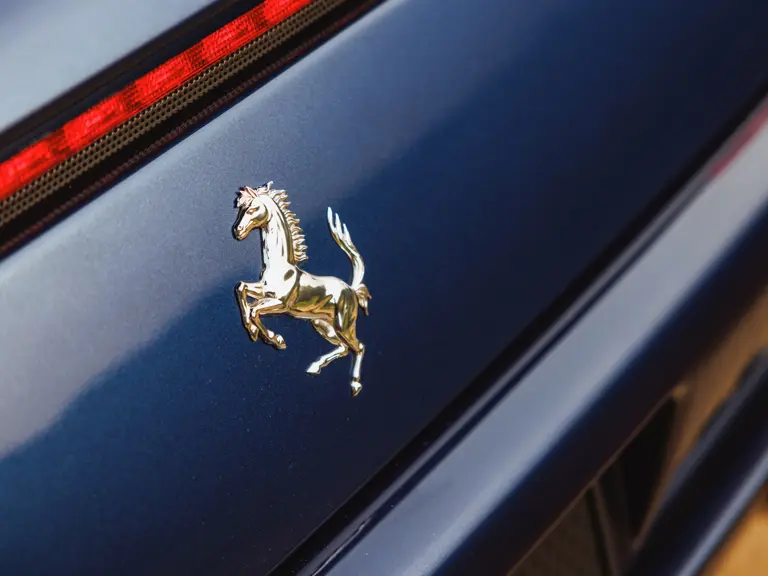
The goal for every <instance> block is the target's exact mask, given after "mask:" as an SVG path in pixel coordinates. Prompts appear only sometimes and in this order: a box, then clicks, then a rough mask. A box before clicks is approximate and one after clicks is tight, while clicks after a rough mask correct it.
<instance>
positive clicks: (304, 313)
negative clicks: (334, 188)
mask: <svg viewBox="0 0 768 576" xmlns="http://www.w3.org/2000/svg"><path fill="white" fill-rule="evenodd" d="M289 205H290V203H289V202H288V196H287V193H286V191H285V190H275V189H273V188H272V182H269V183H267V184H265V185H264V186H261V187H259V188H256V189H253V188H250V187H248V186H245V187H244V188H241V189H240V191H239V193H238V196H237V201H236V203H235V207H236V208H237V209H238V215H237V220H236V221H235V225H234V226H233V227H232V232H233V233H234V235H235V238H236V239H237V240H243V239H245V237H246V236H248V234H249V233H250V232H251V231H252V230H254V229H255V228H260V229H261V262H262V265H261V278H260V279H259V281H258V282H240V283H239V284H238V285H237V286H236V287H235V295H236V297H237V302H238V304H239V305H240V312H241V315H242V320H243V326H245V329H246V330H247V331H248V335H249V336H250V337H251V340H253V341H254V342H255V341H256V340H258V339H259V338H261V339H262V340H263V341H264V342H265V343H266V344H271V345H272V346H274V347H275V348H277V349H278V350H283V349H284V348H285V340H284V339H283V337H282V336H281V335H280V334H275V333H274V332H273V331H272V330H270V329H268V328H266V327H265V326H264V324H262V322H261V317H262V316H267V315H274V314H288V315H289V316H292V317H294V318H300V319H303V320H309V321H310V322H312V326H314V328H315V330H317V331H318V332H319V333H320V335H321V336H322V337H323V338H325V339H326V340H328V342H330V343H331V344H333V345H334V346H335V347H336V348H335V349H334V350H332V351H331V352H329V353H328V354H324V355H323V356H320V358H318V359H317V360H315V361H314V362H312V364H310V365H309V368H307V373H308V374H312V375H316V374H320V370H322V369H323V368H325V367H326V366H328V364H330V363H331V362H333V361H334V360H336V359H338V358H343V357H344V356H346V355H347V354H349V352H350V351H351V352H352V354H353V356H354V359H353V362H352V382H351V387H352V396H357V395H358V394H359V393H360V390H362V388H363V386H362V384H361V383H360V365H361V364H362V361H363V354H364V353H365V346H364V345H363V343H362V342H360V340H358V339H357V334H356V331H357V313H358V309H359V308H362V310H363V312H365V314H366V315H367V314H368V300H369V299H370V298H371V294H370V293H369V292H368V288H366V287H365V284H363V275H364V274H365V265H364V264H363V259H362V258H361V257H360V253H359V252H358V251H357V248H355V245H354V244H353V243H352V238H350V236H349V231H348V230H347V226H346V225H345V224H342V223H341V221H340V220H339V215H338V214H336V216H335V217H334V214H333V212H332V211H331V209H330V208H328V227H329V228H330V230H331V236H333V239H334V240H335V241H336V244H338V245H339V247H340V248H341V249H342V250H343V251H344V253H345V254H346V255H347V256H348V257H349V259H350V260H351V261H352V282H351V284H347V283H346V282H344V281H342V280H339V279H338V278H335V277H333V276H315V275H314V274H310V273H309V272H305V271H304V270H302V269H301V268H299V267H298V266H297V264H298V263H299V262H303V261H304V260H306V259H307V247H306V245H305V244H304V235H303V234H302V230H301V228H299V220H298V218H296V215H295V214H294V213H293V212H292V211H291V210H290V209H289V208H288V206H289ZM249 298H250V299H252V300H253V301H252V302H249Z"/></svg>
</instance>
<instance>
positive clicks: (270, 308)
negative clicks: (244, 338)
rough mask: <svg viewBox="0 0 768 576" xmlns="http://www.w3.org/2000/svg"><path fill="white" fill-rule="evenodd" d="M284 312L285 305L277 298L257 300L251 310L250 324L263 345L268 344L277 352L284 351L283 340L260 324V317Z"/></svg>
mask: <svg viewBox="0 0 768 576" xmlns="http://www.w3.org/2000/svg"><path fill="white" fill-rule="evenodd" d="M283 312H285V304H283V302H282V301H281V300H278V299H277V298H264V299H262V300H259V301H258V302H257V303H256V305H255V306H253V307H252V308H251V322H253V323H254V324H255V325H256V327H257V329H258V331H259V334H261V338H262V339H263V340H264V343H265V344H270V345H272V346H274V347H275V348H277V349H278V350H284V349H285V340H284V339H283V337H282V336H280V334H275V333H274V332H272V330H270V329H269V328H267V327H265V326H264V324H262V323H261V316H263V315H268V314H282V313H283Z"/></svg>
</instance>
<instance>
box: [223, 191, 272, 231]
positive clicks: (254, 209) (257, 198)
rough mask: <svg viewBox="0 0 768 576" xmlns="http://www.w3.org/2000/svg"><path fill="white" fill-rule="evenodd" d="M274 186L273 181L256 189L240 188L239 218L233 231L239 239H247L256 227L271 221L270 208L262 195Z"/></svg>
mask: <svg viewBox="0 0 768 576" xmlns="http://www.w3.org/2000/svg"><path fill="white" fill-rule="evenodd" d="M271 188H272V182H269V183H267V184H265V185H264V186H260V187H259V188H256V189H255V190H254V189H253V188H251V187H250V186H244V187H243V188H240V190H239V192H238V195H237V200H236V201H235V208H237V209H238V214H237V220H235V224H234V226H232V233H233V234H234V236H235V238H236V239H237V240H245V238H246V237H247V236H248V234H249V233H250V232H251V230H253V229H254V228H261V227H262V226H264V225H265V224H266V223H267V222H268V221H269V210H268V209H267V206H266V205H265V204H264V201H263V199H262V195H263V194H264V193H266V192H267V191H269V190H270V189H271Z"/></svg>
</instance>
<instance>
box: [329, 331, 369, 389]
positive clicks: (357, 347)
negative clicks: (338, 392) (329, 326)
mask: <svg viewBox="0 0 768 576" xmlns="http://www.w3.org/2000/svg"><path fill="white" fill-rule="evenodd" d="M356 332H357V330H356V329H355V323H351V324H348V325H347V326H345V327H343V328H341V329H339V328H337V329H336V333H337V334H338V335H339V336H340V337H341V339H342V340H343V341H344V342H345V343H346V344H347V345H348V346H349V348H350V349H351V350H352V354H353V356H354V358H353V360H352V378H351V381H350V384H349V385H350V388H351V389H352V396H357V395H358V394H360V391H361V390H362V389H363V385H362V383H361V381H360V370H361V367H362V364H363V356H364V355H365V344H363V343H362V342H360V340H358V339H357V334H356Z"/></svg>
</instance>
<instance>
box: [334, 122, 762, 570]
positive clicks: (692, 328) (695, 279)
mask: <svg viewBox="0 0 768 576" xmlns="http://www.w3.org/2000/svg"><path fill="white" fill-rule="evenodd" d="M766 154H768V127H766V128H764V129H763V130H762V132H761V134H760V135H759V137H758V138H756V140H755V141H754V142H753V143H752V144H751V145H750V146H749V147H748V148H747V149H745V150H744V151H743V153H742V155H741V156H740V157H739V158H738V159H737V160H736V161H735V162H733V164H732V165H731V166H730V167H729V168H728V170H727V171H726V172H725V173H723V174H722V175H721V176H719V177H717V178H715V179H714V180H712V181H711V182H709V183H708V184H707V185H706V186H705V187H704V189H703V190H702V191H701V193H700V194H699V195H698V196H697V197H696V198H695V199H694V200H693V201H692V202H691V203H690V205H689V206H687V207H686V208H685V210H684V211H683V212H682V214H681V215H680V216H679V217H677V218H675V219H674V221H673V222H671V223H670V224H669V225H668V226H667V227H666V229H665V230H664V231H663V232H662V233H661V234H660V235H659V237H658V238H657V239H655V240H654V241H653V242H652V243H651V244H650V245H649V246H648V247H647V248H645V249H644V250H643V253H642V254H641V255H640V256H639V257H638V258H637V260H636V262H635V263H634V264H632V265H631V266H630V267H629V268H628V269H627V271H626V272H624V273H622V274H621V275H620V277H619V278H618V279H616V280H615V282H614V283H613V286H612V287H611V288H610V289H609V290H608V291H607V292H606V293H605V294H604V295H603V296H601V297H600V298H599V299H598V300H597V302H596V303H595V304H594V305H593V306H592V307H591V308H590V309H589V310H588V311H587V312H586V313H585V314H584V316H583V317H582V318H581V319H580V320H579V321H578V322H576V323H575V324H574V325H573V326H572V327H571V328H570V329H569V330H568V331H567V333H566V334H565V335H564V336H563V337H562V338H561V339H560V340H559V341H558V342H556V343H555V344H554V345H553V346H552V347H551V348H550V349H549V350H548V351H547V353H546V354H545V355H544V356H543V358H542V360H541V361H540V362H539V363H538V364H537V365H536V366H535V367H534V368H533V369H531V370H530V372H529V373H528V374H526V375H525V376H524V377H523V378H522V379H521V380H520V382H518V383H517V384H516V385H515V387H514V388H512V389H511V390H510V391H509V392H508V393H507V394H506V396H505V397H504V398H503V400H502V401H501V402H499V404H498V405H497V406H495V407H494V408H493V410H492V411H490V412H489V414H488V416H487V417H485V418H484V419H483V420H482V421H481V423H480V424H479V425H477V426H476V427H474V428H473V429H472V430H471V431H470V432H469V433H468V434H467V435H466V437H464V438H462V439H461V441H460V442H459V443H458V444H457V445H456V446H455V447H454V448H453V450H452V451H451V452H450V453H449V454H448V455H447V456H446V457H445V458H444V459H443V460H442V461H440V462H439V464H437V465H436V466H435V467H434V468H433V469H432V470H430V471H429V472H428V473H427V474H426V475H425V476H424V478H423V479H422V480H421V481H420V482H419V483H418V485H416V486H415V487H414V488H413V490H411V491H410V492H409V493H408V494H407V495H405V496H404V497H403V498H402V500H400V501H399V502H397V504H396V505H395V506H393V507H392V508H393V509H392V510H391V512H389V514H388V515H387V516H385V517H384V519H383V520H382V521H381V522H380V523H379V524H378V525H376V526H375V527H373V528H372V530H371V531H370V533H369V534H367V535H366V536H364V537H363V538H362V539H361V540H360V542H359V543H358V544H357V545H356V546H354V547H353V548H352V549H351V550H350V551H349V552H348V553H347V554H346V555H345V556H344V557H343V558H342V559H341V561H340V562H339V563H338V564H337V565H336V566H335V567H334V568H333V569H332V570H331V571H330V574H332V575H333V576H347V575H349V576H352V575H356V574H366V575H370V576H378V575H382V576H383V575H389V574H403V575H409V576H410V575H413V576H416V575H427V574H469V573H473V572H474V571H475V570H476V571H478V573H483V574H500V573H503V572H504V571H505V570H508V569H509V568H511V567H512V566H514V565H515V563H516V562H518V561H519V560H520V559H521V558H522V555H523V554H524V553H525V552H527V551H528V550H529V549H530V547H532V546H533V545H534V544H535V542H536V540H537V539H538V537H539V536H540V535H541V534H542V533H543V532H544V530H546V529H547V528H548V527H549V526H550V525H552V524H554V522H555V521H556V520H557V518H558V516H559V515H560V514H561V513H562V512H563V511H564V510H566V509H567V507H568V506H569V505H570V504H571V503H572V502H573V501H574V500H575V499H576V498H577V497H578V496H579V494H580V493H581V492H582V491H583V490H585V489H586V488H587V486H588V485H589V483H590V482H591V481H592V480H593V479H595V478H596V477H597V475H598V473H599V471H600V469H601V467H602V466H603V465H604V464H605V463H606V462H607V461H608V460H609V458H611V457H612V456H613V455H614V454H616V453H617V452H618V451H619V449H620V448H621V447H622V445H623V444H624V441H625V439H626V438H628V437H629V436H630V435H631V434H632V433H633V431H634V430H636V429H638V427H639V426H640V425H641V424H642V422H643V420H644V419H645V417H646V416H647V415H648V414H649V413H650V412H651V411H652V410H653V408H654V406H655V405H656V404H658V402H659V401H660V400H661V399H663V398H664V396H665V395H666V394H667V393H668V392H669V391H670V389H671V387H672V386H674V385H675V384H677V382H678V381H677V376H678V375H679V374H680V373H681V371H682V370H685V369H686V368H687V367H688V364H689V362H690V360H691V358H695V357H696V354H697V353H698V351H700V350H701V347H702V343H703V342H706V341H707V340H708V339H710V338H712V337H717V335H718V334H719V330H718V328H722V326H719V325H720V324H721V323H722V319H723V317H726V318H727V317H728V315H729V314H730V313H731V312H733V311H738V310H739V309H740V308H741V307H743V306H744V302H745V300H746V301H747V302H748V301H749V297H750V295H751V293H754V292H755V291H759V289H760V287H762V286H764V282H765V280H766V279H767V278H768V273H767V272H766V270H765V267H764V266H763V265H762V255H763V254H764V251H765V246H766V244H768V170H766V166H765V162H764V158H765V156H766ZM714 304H717V305H718V306H719V309H717V310H715V309H713V305H714ZM760 376H763V375H762V374H761V375H760ZM763 381H764V380H763V379H761V380H760V381H759V382H758V383H757V385H752V386H751V387H752V388H758V389H762V388H760V386H761V385H762V382H763ZM763 390H764V389H763ZM764 396H765V394H764V393H762V394H761V395H760V396H758V394H757V393H755V394H753V395H752V397H754V398H756V399H757V398H761V399H762V398H763V397H764ZM542 398H557V399H558V401H557V402H549V403H545V402H543V401H542ZM755 411H756V410H754V409H753V410H752V412H753V413H754V412H755ZM752 421H753V422H755V420H754V419H753V420H752ZM533 422H535V423H536V424H535V425H533V424H532V423H533ZM752 432H753V433H754V437H753V438H749V437H747V439H748V440H749V441H750V442H743V443H742V445H740V446H739V447H738V449H741V448H743V447H744V446H743V445H744V444H750V443H751V444H754V446H751V445H750V448H752V451H751V452H752V453H751V454H750V455H749V456H750V457H749V458H748V460H747V462H748V465H746V466H741V467H736V466H734V468H735V470H734V472H735V473H734V475H733V476H732V477H731V478H728V479H727V480H728V481H727V482H723V481H720V482H711V483H710V484H712V485H713V486H710V488H713V489H714V490H713V491H714V492H715V494H716V495H717V496H718V497H719V499H720V500H721V502H717V498H713V499H712V500H713V501H712V502H701V504H702V506H701V508H704V509H705V510H706V513H704V514H702V513H700V512H699V511H698V510H697V508H695V507H693V508H691V509H690V510H688V512H689V513H690V514H692V515H693V514H695V515H696V522H695V523H694V524H695V526H697V527H698V528H700V532H703V533H704V535H702V534H686V536H688V539H687V540H688V542H686V544H687V547H686V548H685V549H683V547H682V546H679V547H678V549H676V550H674V552H676V553H677V554H676V557H673V558H669V557H667V558H665V560H666V561H667V562H668V563H672V562H674V561H679V562H680V565H679V566H678V568H679V569H682V564H683V563H684V562H683V561H682V560H681V556H684V555H691V558H685V560H690V561H691V562H692V563H693V562H694V560H695V559H693V558H692V556H693V555H695V554H699V555H701V554H702V551H701V550H696V547H697V546H699V547H702V548H705V549H707V550H706V551H711V549H712V545H713V543H712V542H710V543H709V545H708V546H707V543H706V537H710V539H711V536H710V535H708V534H706V532H708V531H712V532H718V531H719V532H720V533H722V527H718V526H717V525H716V524H717V523H718V522H720V521H722V522H725V520H726V517H729V518H730V519H731V521H732V520H733V515H734V513H733V512H728V511H727V510H726V508H727V507H728V506H731V505H733V506H736V504H737V503H738V502H741V503H742V504H743V502H744V499H745V498H746V495H747V494H749V493H751V494H753V495H754V493H755V492H756V490H757V489H758V488H759V487H760V486H761V484H762V481H764V479H765V476H764V470H765V466H764V451H765V437H766V435H765V430H764V429H761V428H760V426H756V427H753V428H752ZM741 439H742V440H743V436H742V437H741ZM721 444H722V445H721V446H719V449H720V452H721V461H722V453H726V452H728V448H727V444H724V443H722V442H721ZM735 451H738V450H735ZM747 472H748V473H747ZM752 476H754V478H753V477H752ZM761 479H762V480H761ZM721 480H722V478H721ZM742 483H743V489H742ZM720 484H731V486H728V487H727V488H728V489H730V492H729V493H727V494H725V495H724V494H722V492H725V491H726V490H724V489H722V488H723V487H721V486H720ZM694 487H696V485H695V484H694ZM717 489H720V492H721V493H720V494H717ZM742 493H743V494H742ZM544 495H546V497H544ZM687 495H688V496H689V497H690V498H689V499H691V500H693V501H694V502H696V495H695V489H691V490H690V491H688V492H687ZM709 495H712V494H711V492H710V494H709ZM707 507H710V508H711V509H708V508H707ZM721 515H722V518H721V517H720V516H721ZM679 520H680V523H679V524H678V526H677V527H678V529H682V527H683V526H685V524H686V523H685V520H686V516H685V515H684V514H683V515H681V517H680V518H679ZM699 522H700V523H699ZM709 523H711V524H712V527H711V529H710V524H709ZM690 532H691V533H694V532H695V531H694V530H693V529H691V530H690ZM697 537H698V538H700V539H699V540H696V538H697ZM669 540H673V538H670V539H669ZM678 540H681V541H685V537H683V538H679V539H678ZM659 544H660V546H659V548H660V549H661V550H662V551H665V546H664V544H665V542H664V541H663V540H662V542H660V543H659ZM676 544H677V543H676ZM394 551H396V553H395V552H394ZM657 560H658V558H657ZM654 566H656V567H657V568H658V567H659V566H658V565H657V564H654ZM643 568H644V569H641V570H639V571H638V574H677V573H678V570H659V569H651V568H649V567H648V566H643ZM680 573H686V574H688V573H693V572H692V571H681V572H680Z"/></svg>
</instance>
